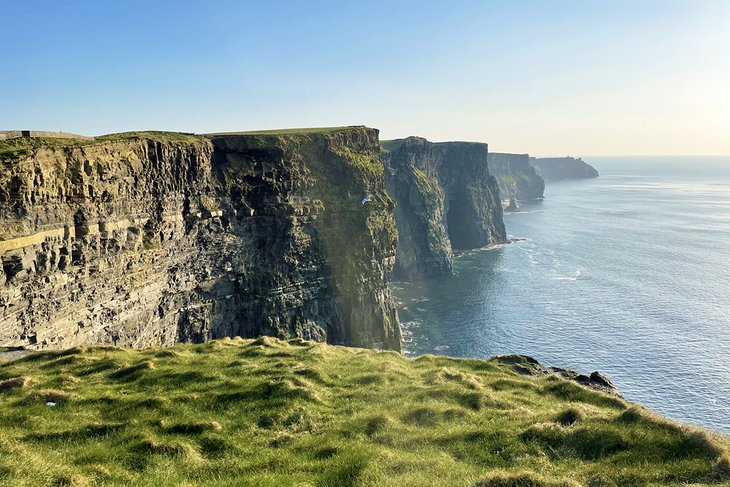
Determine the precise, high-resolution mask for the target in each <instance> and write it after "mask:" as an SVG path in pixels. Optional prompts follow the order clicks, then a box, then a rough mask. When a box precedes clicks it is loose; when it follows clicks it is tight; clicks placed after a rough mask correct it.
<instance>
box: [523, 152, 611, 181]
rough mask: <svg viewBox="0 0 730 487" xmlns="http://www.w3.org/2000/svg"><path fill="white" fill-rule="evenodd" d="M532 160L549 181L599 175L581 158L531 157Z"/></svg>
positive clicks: (543, 176)
mask: <svg viewBox="0 0 730 487" xmlns="http://www.w3.org/2000/svg"><path fill="white" fill-rule="evenodd" d="M530 162H531V163H532V165H534V166H535V168H536V169H537V171H538V172H539V173H540V175H541V176H542V178H543V179H544V180H545V181H548V182H550V181H560V180H563V179H588V178H597V177H598V171H596V169H595V168H594V167H593V166H591V165H590V164H587V163H585V162H584V161H583V159H580V158H577V159H576V158H575V157H540V158H534V157H531V158H530Z"/></svg>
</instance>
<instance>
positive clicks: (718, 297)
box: [395, 158, 730, 433]
mask: <svg viewBox="0 0 730 487" xmlns="http://www.w3.org/2000/svg"><path fill="white" fill-rule="evenodd" d="M586 161H587V162H589V163H590V164H592V165H593V166H594V167H596V168H597V169H598V170H599V172H600V173H601V177H600V178H598V179H591V180H578V181H564V182H559V183H554V184H551V185H548V187H547V189H546V191H545V199H544V200H542V201H538V202H534V203H530V204H526V205H524V207H523V210H524V211H523V212H520V213H513V214H507V215H505V223H506V225H507V232H508V234H510V235H511V236H513V237H518V238H524V239H526V240H524V241H519V242H516V243H513V244H510V245H506V246H502V247H499V248H494V249H488V250H478V251H473V252H469V253H466V254H464V255H462V256H460V257H457V258H456V259H455V262H454V268H455V271H456V275H455V276H454V277H450V278H437V279H430V280H425V281H421V282H415V283H397V285H396V289H395V291H396V296H397V298H398V299H399V300H400V302H401V311H400V314H401V320H402V322H403V323H404V334H405V350H406V353H408V354H411V355H420V354H425V353H435V354H441V355H450V356H456V357H476V358H486V357H490V356H493V355H497V354H509V353H521V354H527V355H530V356H533V357H535V358H536V359H538V360H539V361H540V362H541V363H543V364H546V365H555V366H561V367H568V368H573V369H576V370H578V371H581V372H591V371H593V370H599V371H600V372H602V373H604V374H605V375H607V376H608V377H610V378H611V379H612V381H613V382H614V383H615V384H616V386H617V387H618V388H619V389H620V390H621V391H622V393H623V394H624V396H625V397H626V398H627V399H628V400H631V401H636V402H639V403H641V404H643V405H644V406H646V407H648V408H650V409H653V410H655V411H658V412H660V413H662V414H664V415H666V416H668V417H671V418H674V419H677V420H681V421H685V422H689V423H694V424H698V425H702V426H706V427H709V428H712V429H716V430H720V431H723V432H725V433H730V158H724V159H723V158H586Z"/></svg>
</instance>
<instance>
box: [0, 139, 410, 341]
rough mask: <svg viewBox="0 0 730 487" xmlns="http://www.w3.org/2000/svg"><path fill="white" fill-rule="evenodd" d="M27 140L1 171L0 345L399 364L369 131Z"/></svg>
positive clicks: (386, 234)
mask: <svg viewBox="0 0 730 487" xmlns="http://www.w3.org/2000/svg"><path fill="white" fill-rule="evenodd" d="M31 141H32V143H30V142H29V145H28V146H27V147H23V146H19V147H17V148H16V149H17V150H12V151H5V152H3V154H2V158H3V159H2V166H0V256H1V258H2V273H0V345H23V346H30V347H34V348H43V347H67V346H70V345H74V344H77V343H115V344H118V345H124V346H135V347H142V346H148V345H158V344H162V345H167V344H172V343H175V342H179V341H202V340H206V339H210V338H217V337H224V336H234V335H241V336H249V337H251V336H256V335H259V334H268V335H274V336H279V337H292V336H298V337H303V338H308V339H316V340H320V341H325V340H326V341H328V342H330V343H338V344H347V345H355V346H363V347H374V348H381V347H382V348H389V349H396V350H399V349H400V346H401V345H400V343H401V342H400V331H399V323H398V317H397V312H396V309H395V306H394V304H393V300H392V298H391V296H390V292H389V290H388V287H387V283H388V281H389V279H390V275H391V272H392V267H393V263H394V258H395V245H396V238H397V237H396V227H395V222H394V218H393V208H394V203H393V200H392V199H391V198H390V197H388V196H387V194H386V193H385V190H384V182H383V169H382V163H381V162H380V160H379V150H380V149H379V143H378V134H377V131H376V130H374V129H368V128H364V127H350V128H343V129H330V130H320V131H300V132H296V131H293V132H271V133H257V134H221V135H211V136H207V137H203V136H192V135H182V134H168V133H138V134H128V135H124V134H122V135H119V136H108V137H102V138H98V139H97V140H96V141H93V142H88V143H76V144H69V145H68V146H63V144H60V143H59V142H58V141H55V143H53V144H50V143H49V144H47V145H44V144H43V143H42V141H40V142H39V141H38V139H32V140H31ZM367 194H369V195H372V196H371V201H370V202H369V203H368V204H362V203H361V200H362V197H363V195H367Z"/></svg>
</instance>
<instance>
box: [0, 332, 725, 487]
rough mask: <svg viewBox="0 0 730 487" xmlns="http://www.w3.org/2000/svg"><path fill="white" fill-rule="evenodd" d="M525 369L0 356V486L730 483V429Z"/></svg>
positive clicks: (371, 354)
mask: <svg viewBox="0 0 730 487" xmlns="http://www.w3.org/2000/svg"><path fill="white" fill-rule="evenodd" d="M517 368H519V364H517ZM516 370H517V369H516V368H515V364H514V363H512V364H509V363H505V362H500V361H499V360H491V361H478V360H464V359H451V358H445V357H433V356H425V357H422V358H419V359H417V360H412V359H406V358H403V357H401V356H400V355H398V354H396V353H393V352H378V351H368V350H362V349H350V348H343V347H334V346H327V345H323V344H316V343H312V342H305V341H301V340H292V341H288V342H286V341H280V340H276V339H271V338H261V339H258V340H238V339H233V340H231V339H227V340H220V341H213V342H209V343H206V344H203V345H178V346H175V347H173V348H169V349H147V350H137V351H132V350H126V349H117V348H114V347H89V348H85V347H78V348H75V349H71V350H67V351H63V352H43V353H37V354H34V355H30V356H27V357H25V358H22V359H19V360H15V361H11V362H5V363H2V364H0V408H1V410H2V412H3V414H2V415H0V452H1V453H0V484H2V485H14V486H15V485H18V486H23V485H28V486H31V485H32V486H39V485H155V486H156V485H217V486H229V485H251V486H254V485H255V486H267V485H271V486H281V485H299V486H304V485H311V486H348V485H349V486H366V485H377V486H399V487H400V486H405V485H407V486H419V485H423V486H433V485H449V486H451V485H454V486H458V485H463V486H469V485H481V486H558V485H565V486H575V485H591V486H601V485H605V486H614V485H615V486H626V485H684V484H688V483H694V484H722V483H723V482H727V480H728V479H729V478H730V477H729V476H730V461H729V459H730V457H729V456H728V450H727V442H726V439H724V438H720V437H713V436H712V435H710V434H708V433H705V432H702V431H699V430H696V429H692V428H689V427H684V426H680V425H678V424H675V423H673V422H670V421H667V420H664V419H662V418H659V417H657V416H654V415H652V414H650V413H648V412H646V411H645V410H643V409H641V408H639V407H637V406H631V405H629V404H627V403H625V402H624V401H622V400H620V399H617V398H615V397H612V396H608V395H605V394H603V393H600V392H596V391H592V390H590V389H587V388H584V387H582V386H579V385H577V384H574V383H572V382H568V381H565V380H564V379H561V378H558V377H556V376H549V375H541V376H530V375H520V374H519V373H518V372H517V371H516ZM47 402H53V403H55V404H56V406H48V405H47Z"/></svg>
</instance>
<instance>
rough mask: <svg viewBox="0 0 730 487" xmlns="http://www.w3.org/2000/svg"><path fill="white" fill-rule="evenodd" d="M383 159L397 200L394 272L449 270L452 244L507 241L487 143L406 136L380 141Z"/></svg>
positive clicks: (412, 274) (409, 275)
mask: <svg viewBox="0 0 730 487" xmlns="http://www.w3.org/2000/svg"><path fill="white" fill-rule="evenodd" d="M382 158H383V161H384V163H385V182H386V187H387V190H388V192H389V193H390V194H391V195H392V196H393V198H395V200H396V202H397V206H396V211H395V219H396V224H397V227H398V235H399V241H398V250H397V253H396V264H395V275H396V277H398V278H402V279H418V278H423V277H431V276H436V275H445V274H450V273H451V260H452V249H454V250H468V249H474V248H479V247H483V246H486V245H490V244H495V243H500V242H504V241H505V240H506V232H505V228H504V222H503V220H502V206H501V203H500V197H499V189H498V187H497V181H496V179H495V178H494V177H493V176H492V175H491V174H490V172H489V166H488V147H487V144H483V143H475V142H441V143H433V142H429V141H428V140H426V139H423V138H420V137H408V138H406V139H399V140H393V141H386V142H384V143H383V155H382Z"/></svg>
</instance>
